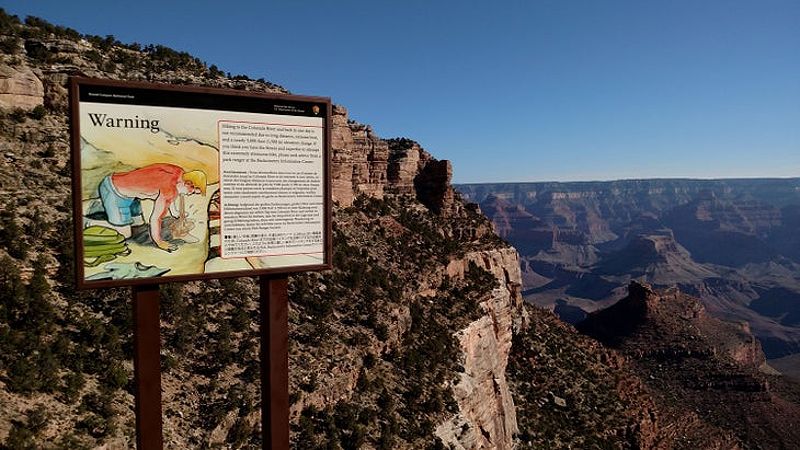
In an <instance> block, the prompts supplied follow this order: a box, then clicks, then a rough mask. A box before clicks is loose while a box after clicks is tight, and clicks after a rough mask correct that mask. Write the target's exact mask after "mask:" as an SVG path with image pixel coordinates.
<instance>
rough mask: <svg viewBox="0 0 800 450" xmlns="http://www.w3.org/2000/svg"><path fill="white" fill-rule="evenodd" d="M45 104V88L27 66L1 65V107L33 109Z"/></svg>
mask: <svg viewBox="0 0 800 450" xmlns="http://www.w3.org/2000/svg"><path fill="white" fill-rule="evenodd" d="M43 103H44V87H43V86H42V81H41V80H40V79H39V77H37V76H36V74H35V73H33V70H31V69H30V68H29V67H27V66H18V67H12V66H9V65H5V64H0V107H3V108H24V109H31V108H33V107H36V106H39V105H42V104H43Z"/></svg>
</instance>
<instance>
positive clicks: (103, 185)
mask: <svg viewBox="0 0 800 450" xmlns="http://www.w3.org/2000/svg"><path fill="white" fill-rule="evenodd" d="M98 190H99V191H100V200H101V201H102V202H103V208H105V210H106V216H108V222H109V223H110V224H111V225H116V226H123V225H130V224H132V223H133V218H134V217H138V216H141V215H142V203H141V202H140V201H139V199H138V198H131V197H125V196H124V195H122V194H120V193H119V191H117V188H115V187H114V185H113V184H112V183H111V175H109V176H107V177H105V178H103V181H101V182H100V187H99V188H98Z"/></svg>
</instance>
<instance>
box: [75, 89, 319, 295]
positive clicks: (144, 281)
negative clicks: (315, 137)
mask: <svg viewBox="0 0 800 450" xmlns="http://www.w3.org/2000/svg"><path fill="white" fill-rule="evenodd" d="M84 86H93V87H108V88H114V89H126V88H127V89H133V90H139V91H142V92H150V93H152V94H156V97H158V96H159V95H158V94H162V95H170V94H176V93H177V94H178V95H180V96H191V97H195V96H196V97H197V98H198V99H201V100H202V98H201V96H202V97H205V98H215V99H219V100H223V101H224V102H226V103H227V102H234V103H235V102H237V101H241V102H242V103H247V104H251V105H252V104H258V103H259V102H263V103H265V104H274V103H276V102H279V103H282V104H294V105H311V104H316V105H320V104H322V105H324V106H325V107H324V108H321V109H324V111H320V113H321V114H322V117H323V119H324V121H325V122H324V128H325V130H324V133H323V137H324V140H325V142H324V143H323V153H324V155H323V201H324V212H323V215H324V223H323V252H324V253H323V261H322V263H321V264H313V265H305V266H291V267H277V268H265V269H251V270H237V271H230V272H213V273H201V274H196V275H193V274H189V275H173V276H161V277H150V278H132V279H124V280H98V281H88V282H87V281H86V280H85V272H84V267H83V211H82V208H83V197H82V195H81V189H82V187H81V185H82V183H81V181H82V180H81V166H80V162H81V145H80V144H81V137H80V109H79V107H80V95H81V92H82V91H81V87H84ZM101 102H102V100H101ZM126 104H131V103H130V102H126ZM69 106H70V108H69V113H70V115H69V122H70V146H71V150H72V151H71V159H72V161H71V165H72V212H73V216H72V220H73V242H74V253H73V254H74V256H75V258H74V264H75V266H74V267H75V286H76V288H77V289H78V290H87V289H97V288H111V287H129V286H139V285H153V284H163V283H173V282H183V281H198V280H214V279H223V278H238V277H255V276H259V275H288V274H293V273H300V272H310V271H321V270H330V269H332V267H333V264H332V258H333V242H332V237H333V232H332V217H333V213H332V203H333V200H332V190H331V170H330V169H331V127H332V121H331V113H332V104H331V99H330V98H329V97H315V96H305V95H292V94H273V93H263V92H253V91H240V90H235V89H220V88H212V87H203V86H183V85H181V86H176V85H171V84H163V83H145V82H134V81H119V80H107V79H99V78H85V77H71V78H70V86H69ZM197 109H206V108H202V107H199V108H197ZM214 109H220V108H214ZM221 110H223V111H225V110H232V111H233V109H221ZM264 113H268V112H267V111H264ZM295 115H299V114H295Z"/></svg>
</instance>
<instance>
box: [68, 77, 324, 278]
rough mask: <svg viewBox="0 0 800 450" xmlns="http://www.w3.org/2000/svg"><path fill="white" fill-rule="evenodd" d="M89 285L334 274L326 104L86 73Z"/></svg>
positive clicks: (83, 164)
mask: <svg viewBox="0 0 800 450" xmlns="http://www.w3.org/2000/svg"><path fill="white" fill-rule="evenodd" d="M70 94H71V111H72V116H71V130H72V149H73V152H72V155H73V199H74V205H75V206H74V209H75V213H74V215H75V242H76V260H77V269H78V270H77V271H76V272H77V277H78V280H77V283H78V286H79V287H81V288H89V287H108V286H128V285H133V284H146V283H160V282H167V281H179V280H192V279H203V278H221V277H229V276H252V275H259V274H268V273H289V272H299V271H308V270H322V269H327V268H330V256H331V254H330V227H331V212H330V208H331V202H330V176H329V154H330V151H329V148H330V143H329V142H330V113H331V103H330V99H328V98H321V97H305V96H293V95H272V94H254V93H250V92H242V91H234V90H221V89H209V88H190V87H175V86H167V85H154V84H144V83H128V82H118V81H109V80H95V79H85V78H75V79H73V80H72V85H71V91H70Z"/></svg>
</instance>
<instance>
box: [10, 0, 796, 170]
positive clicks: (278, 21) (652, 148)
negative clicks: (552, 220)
mask: <svg viewBox="0 0 800 450" xmlns="http://www.w3.org/2000/svg"><path fill="white" fill-rule="evenodd" d="M0 6H2V7H3V8H5V9H6V10H7V11H8V12H10V13H12V14H17V15H19V16H26V15H35V16H39V17H42V18H44V19H46V20H48V21H50V22H53V23H57V24H60V25H65V26H69V27H72V28H75V29H77V30H78V31H80V32H82V33H90V34H99V35H106V34H113V35H115V36H116V37H117V38H118V39H120V40H121V41H123V42H134V41H135V42H139V43H142V44H150V43H153V44H163V45H167V46H170V47H172V48H175V49H177V50H184V51H188V52H190V53H192V54H193V55H195V56H198V57H199V58H201V59H202V60H204V61H206V62H208V63H209V64H216V65H217V66H219V67H220V68H221V69H222V70H225V71H228V72H231V73H233V74H237V73H243V74H246V75H248V76H250V77H252V78H260V77H264V78H266V79H268V80H270V81H273V82H276V83H278V84H281V85H284V86H285V87H287V88H288V89H289V90H291V91H292V92H294V93H298V94H309V95H323V96H329V97H331V98H332V99H333V101H334V102H335V103H338V104H342V105H344V106H346V107H347V108H348V110H349V111H350V114H351V117H352V118H353V119H355V120H358V121H360V122H364V123H369V124H372V126H373V128H374V130H375V131H376V133H377V134H379V135H380V136H382V137H395V136H406V137H410V138H413V139H416V140H417V141H419V142H420V143H421V144H422V145H423V146H424V147H425V148H426V149H428V150H429V151H430V152H431V153H432V154H433V155H434V156H435V157H437V158H439V159H449V160H451V161H453V165H454V168H455V174H454V181H456V182H489V181H545V180H607V179H618V178H648V177H695V178H718V177H755V176H800V25H798V24H800V1H796V0H760V1H755V0H754V1H739V0H707V1H698V0H693V1H685V0H672V1H642V0H639V1H614V0H608V1H597V0H582V1H581V0H553V1H538V0H531V1H495V2H471V1H460V2H450V1H447V2H445V1H427V2H423V1H415V0H410V1H403V2H400V1H374V0H373V1H346V0H342V1H336V2H331V1H323V0H307V1H303V2H291V1H280V2H265V1H240V2H218V1H214V2H211V1H159V2H156V1H147V0H139V1H136V2H112V1H108V0H105V1H93V0H86V1H79V2H66V1H63V0H58V1H49V0H47V1H45V0H25V1H17V0H10V1H9V0H4V1H3V2H2V3H1V4H0Z"/></svg>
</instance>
